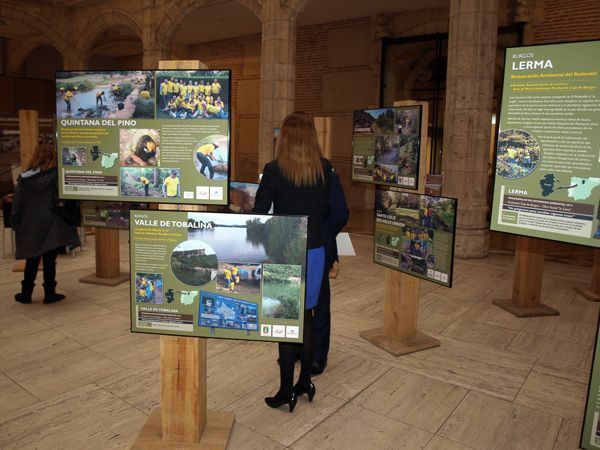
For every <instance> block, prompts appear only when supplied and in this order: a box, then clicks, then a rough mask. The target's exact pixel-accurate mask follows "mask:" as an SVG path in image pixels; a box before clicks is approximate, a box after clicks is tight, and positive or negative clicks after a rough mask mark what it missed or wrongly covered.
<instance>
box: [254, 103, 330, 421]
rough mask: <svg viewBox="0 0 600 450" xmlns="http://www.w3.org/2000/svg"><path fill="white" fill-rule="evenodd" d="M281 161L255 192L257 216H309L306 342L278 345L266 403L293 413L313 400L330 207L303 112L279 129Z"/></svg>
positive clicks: (268, 168)
mask: <svg viewBox="0 0 600 450" xmlns="http://www.w3.org/2000/svg"><path fill="white" fill-rule="evenodd" d="M276 154H277V159H275V160H274V161H271V162H270V163H268V164H266V165H265V167H264V169H263V176H262V179H261V181H260V185H259V187H258V191H257V192H256V201H255V206H254V212H255V213H258V214H267V213H268V212H269V210H270V209H271V204H273V211H274V213H275V214H300V215H306V216H308V241H307V247H308V254H307V266H306V302H305V312H304V327H303V328H304V342H303V343H302V344H293V343H288V342H280V343H279V377H280V386H279V390H278V391H277V393H276V394H275V395H274V396H273V397H267V398H265V402H266V403H267V405H268V406H270V407H271V408H278V407H280V406H282V405H285V404H287V405H288V407H289V410H290V412H293V411H294V408H295V406H296V402H297V398H298V396H300V395H302V394H307V395H308V399H309V401H312V399H313V397H314V395H315V392H316V388H315V385H314V384H313V383H312V381H311V365H312V362H313V346H314V323H313V310H314V308H315V306H316V305H317V300H318V297H319V290H320V286H321V281H322V279H323V272H324V265H325V248H324V240H323V229H324V223H323V221H324V217H325V216H326V213H327V210H328V208H329V201H330V191H331V187H330V186H331V172H332V167H331V164H330V163H329V161H327V160H326V159H324V158H322V157H321V148H320V146H319V142H318V140H317V133H316V130H315V126H314V124H313V122H312V120H311V119H310V118H309V117H308V116H307V115H306V114H304V113H303V112H293V113H292V114H290V115H288V116H287V117H286V118H285V119H284V121H283V124H282V126H281V131H280V134H279V139H278V140H277V146H276ZM298 354H300V361H301V368H300V376H299V378H298V382H297V383H296V384H295V385H294V384H293V382H294V363H295V362H296V357H297V355H298Z"/></svg>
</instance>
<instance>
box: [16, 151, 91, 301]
mask: <svg viewBox="0 0 600 450" xmlns="http://www.w3.org/2000/svg"><path fill="white" fill-rule="evenodd" d="M57 176H58V175H57V169H56V152H55V151H54V147H53V146H52V145H50V144H40V145H39V146H38V147H37V148H36V150H35V152H34V153H33V155H32V157H31V160H30V161H29V163H28V164H27V165H26V167H25V170H24V171H23V173H22V174H21V176H20V177H19V179H18V181H17V187H16V189H15V195H14V198H13V206H12V213H11V216H10V223H11V226H12V228H13V230H15V234H16V247H17V248H16V255H15V256H16V258H17V259H26V260H27V262H26V264H25V272H24V279H23V281H22V282H21V286H22V287H21V292H20V293H18V294H16V295H15V300H16V301H18V302H19V303H31V294H32V292H33V288H34V286H35V278H36V276H37V271H38V266H39V264H40V260H43V263H44V303H54V302H57V301H60V300H62V299H64V298H65V296H64V295H62V294H57V293H56V257H57V256H58V252H59V250H60V249H61V248H63V247H65V246H72V247H74V246H78V245H79V244H80V242H79V235H78V234H77V228H76V227H75V226H73V225H71V224H69V223H67V221H66V220H65V219H63V218H62V217H60V216H59V215H57V214H56V213H55V212H54V208H55V207H56V206H57V202H58V192H57Z"/></svg>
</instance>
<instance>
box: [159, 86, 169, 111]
mask: <svg viewBox="0 0 600 450" xmlns="http://www.w3.org/2000/svg"><path fill="white" fill-rule="evenodd" d="M168 95H169V82H168V81H167V80H166V79H165V80H163V81H162V83H160V98H161V99H162V107H163V111H168V109H169V100H168V97H167V96H168Z"/></svg>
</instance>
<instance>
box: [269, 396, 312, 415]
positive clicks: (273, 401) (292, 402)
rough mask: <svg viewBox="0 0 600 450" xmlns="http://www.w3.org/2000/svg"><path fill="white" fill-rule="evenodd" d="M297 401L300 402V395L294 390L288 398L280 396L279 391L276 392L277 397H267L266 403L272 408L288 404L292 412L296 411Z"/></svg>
mask: <svg viewBox="0 0 600 450" xmlns="http://www.w3.org/2000/svg"><path fill="white" fill-rule="evenodd" d="M313 395H314V394H313ZM296 402H298V396H297V395H296V393H295V392H292V393H291V394H290V395H289V396H288V397H287V398H285V397H283V396H280V395H279V393H277V394H275V397H265V403H266V404H267V405H269V406H270V407H271V408H279V407H280V406H283V405H288V406H289V408H290V412H291V413H292V412H294V408H295V407H296Z"/></svg>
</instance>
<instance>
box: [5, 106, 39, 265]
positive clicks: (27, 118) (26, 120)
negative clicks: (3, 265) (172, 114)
mask: <svg viewBox="0 0 600 450" xmlns="http://www.w3.org/2000/svg"><path fill="white" fill-rule="evenodd" d="M39 139H40V123H39V113H38V112H37V111H36V110H34V109H20V110H19V145H20V154H19V158H20V161H21V170H23V169H24V168H25V164H27V163H28V162H29V158H30V157H31V155H32V154H33V152H34V151H35V148H36V147H37V145H38V141H39ZM24 270H25V260H23V261H17V262H16V263H15V264H14V265H13V268H12V271H13V272H23V271H24Z"/></svg>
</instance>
